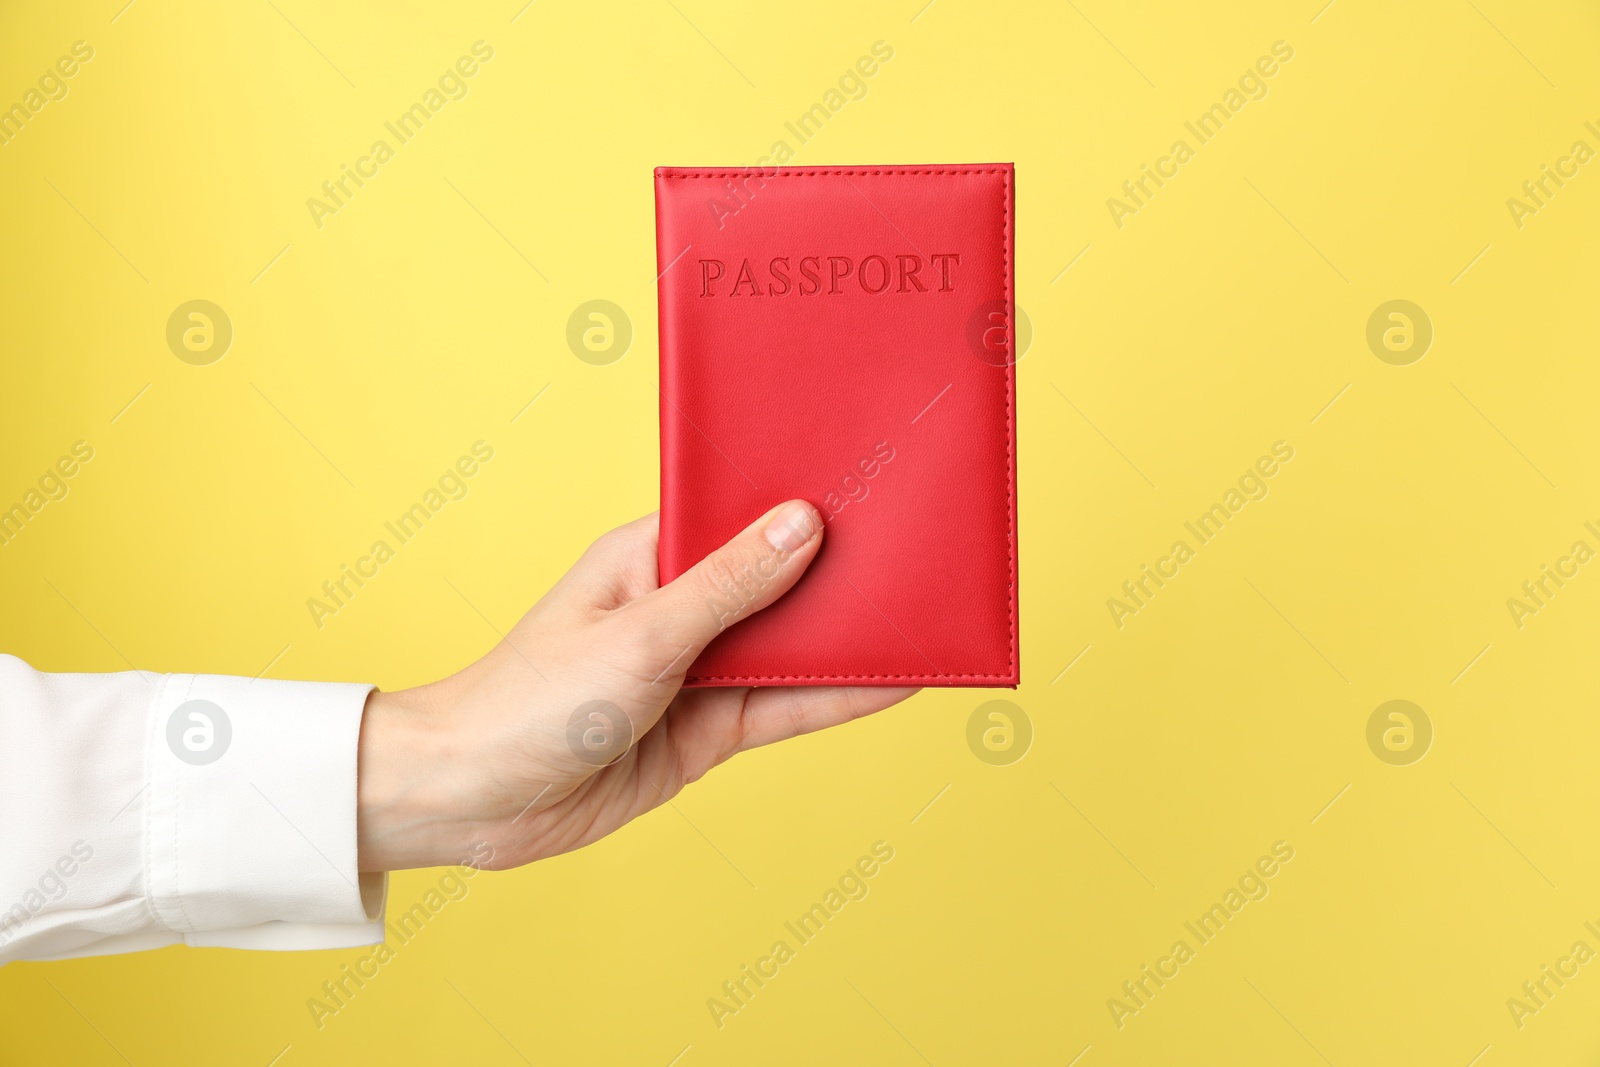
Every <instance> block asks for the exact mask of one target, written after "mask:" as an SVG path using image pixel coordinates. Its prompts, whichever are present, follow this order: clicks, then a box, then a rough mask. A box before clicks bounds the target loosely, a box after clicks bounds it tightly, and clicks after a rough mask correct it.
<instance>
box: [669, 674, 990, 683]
mask: <svg viewBox="0 0 1600 1067" xmlns="http://www.w3.org/2000/svg"><path fill="white" fill-rule="evenodd" d="M1010 677H1011V675H1009V674H763V675H740V674H702V675H689V676H687V677H685V678H684V682H685V683H688V682H750V683H757V682H804V681H813V682H859V681H864V680H866V679H868V678H881V679H883V680H884V681H888V682H971V681H978V680H982V679H989V678H1010Z"/></svg>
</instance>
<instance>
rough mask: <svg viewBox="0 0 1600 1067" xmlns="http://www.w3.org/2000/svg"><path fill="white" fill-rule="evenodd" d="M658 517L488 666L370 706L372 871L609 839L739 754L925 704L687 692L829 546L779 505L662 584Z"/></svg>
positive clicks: (797, 510) (838, 693)
mask: <svg viewBox="0 0 1600 1067" xmlns="http://www.w3.org/2000/svg"><path fill="white" fill-rule="evenodd" d="M657 535H658V521H657V516H656V515H648V516H646V517H644V518H642V519H639V520H638V521H636V522H632V523H629V524H628V525H626V526H623V527H620V528H619V529H616V530H612V531H611V532H610V533H608V534H606V535H605V536H604V537H602V538H600V539H599V540H598V541H596V542H595V543H594V544H593V545H592V546H590V548H589V550H588V551H587V552H585V553H584V554H583V558H582V559H580V560H578V562H577V564H576V565H575V566H573V568H572V569H571V570H570V571H568V572H567V573H566V574H565V575H564V576H563V577H562V578H561V580H560V581H558V582H557V583H556V584H555V586H554V588H552V589H551V590H550V591H549V592H548V593H546V594H545V595H544V597H543V599H541V600H540V601H539V602H538V603H537V604H535V605H534V607H533V610H532V611H530V612H528V614H527V615H526V616H524V617H523V619H522V621H521V622H519V623H518V624H517V625H516V627H515V628H514V629H513V630H512V631H511V633H510V634H509V635H507V637H506V639H505V640H504V641H501V642H500V643H499V644H498V645H496V646H495V647H494V648H493V649H491V650H490V651H489V653H488V654H487V655H485V656H484V657H483V658H482V659H481V660H479V661H478V662H476V663H474V664H472V665H471V666H470V667H468V668H466V669H465V670H463V671H461V672H459V673H457V674H454V675H451V676H450V677H449V678H446V679H444V680H443V681H439V682H435V683H433V684H431V685H425V686H421V687H420V688H417V689H407V690H403V691H401V692H397V693H380V692H374V693H373V694H372V695H371V696H370V697H369V698H368V700H367V707H366V712H365V714H364V716H363V719H362V726H361V749H360V767H359V780H358V785H357V792H358V809H359V811H358V827H357V832H358V837H359V842H358V844H359V862H360V866H361V869H362V870H363V871H384V870H398V869H400V868H405V867H428V866H442V865H445V864H451V863H461V862H464V861H465V860H466V859H467V857H468V856H469V854H471V855H477V854H479V852H480V850H481V844H482V843H485V842H486V843H487V844H489V845H490V846H492V850H493V851H492V856H493V858H492V860H489V861H488V862H487V863H485V864H483V865H484V866H488V867H491V868H494V869H501V868H506V867H516V866H520V865H522V864H524V863H528V862H530V861H532V860H536V859H541V858H543V857H546V856H554V855H557V854H559V853H562V852H567V851H570V850H572V849H575V848H580V847H582V846H584V845H587V844H589V843H590V842H591V841H595V840H598V839H599V838H601V837H604V836H605V835H606V834H608V833H610V832H611V831H613V830H615V829H617V828H618V827H619V826H621V825H623V824H624V823H626V822H628V821H629V820H631V819H634V818H636V817H638V816H639V815H642V814H644V813H645V812H647V811H649V810H650V809H651V808H654V807H655V806H656V805H658V804H662V803H664V802H666V801H667V800H670V799H671V798H672V797H673V796H675V795H676V794H677V793H678V792H679V791H680V790H681V789H683V787H684V786H686V785H688V784H689V783H690V782H693V781H695V780H696V779H698V778H700V777H701V776H702V775H704V774H705V773H706V772H707V771H709V770H710V769H711V768H712V767H715V766H716V765H717V764H719V763H722V762H723V761H724V760H727V759H729V758H730V757H732V756H733V755H735V754H736V753H739V752H743V751H744V750H746V749H749V748H755V747H756V746H758V745H766V744H771V743H772V742H774V741H782V740H784V739H785V738H789V737H794V736H796V735H797V734H803V733H809V732H811V731H813V730H821V729H825V728H827V727H829V726H835V725H837V724H839V723H843V722H849V721H850V720H851V719H856V718H860V717H861V716H863V715H870V714H872V713H873V712H875V711H881V710H882V709H884V708H887V707H889V706H890V705H892V704H897V703H899V702H900V701H902V700H904V699H905V698H907V697H909V696H910V695H911V694H913V693H915V692H916V690H915V689H888V688H860V689H852V688H843V687H794V688H786V687H773V688H767V687H763V688H757V689H752V688H748V687H746V688H735V689H690V690H680V687H681V686H682V684H683V679H684V676H685V675H686V674H687V673H688V670H689V668H690V666H691V665H692V664H693V663H694V660H695V657H697V656H698V655H699V654H700V652H701V650H703V649H704V648H705V646H706V645H707V644H708V643H710V641H711V639H712V638H714V637H716V636H717V634H718V633H720V632H721V631H722V630H723V629H724V628H726V627H727V626H729V625H733V624H735V623H737V622H738V621H739V620H741V619H743V618H746V617H747V616H749V615H750V614H752V613H754V612H756V611H759V610H761V609H762V608H764V607H766V606H767V605H769V604H771V603H772V602H773V601H775V600H777V599H778V598H779V597H780V596H782V595H783V594H784V593H786V592H787V591H788V590H789V589H790V588H791V587H792V586H793V585H794V584H795V582H796V581H798V580H799V578H800V575H801V574H802V573H803V572H804V571H805V569H806V567H807V566H809V565H810V563H811V560H812V559H813V558H814V557H815V556H816V554H817V549H818V548H819V547H820V546H821V544H822V521H821V516H819V515H818V513H817V511H816V509H815V508H813V507H812V506H811V505H810V504H807V503H805V502H804V501H799V500H794V501H789V502H788V503H786V504H782V505H780V506H779V507H776V508H774V509H773V510H772V511H770V512H768V513H767V514H766V515H764V516H762V517H761V518H760V519H759V520H757V521H756V522H755V523H753V524H752V525H751V526H750V527H748V528H747V529H746V530H744V532H742V533H740V534H739V535H738V536H737V537H735V538H734V539H733V540H732V541H729V542H728V543H727V544H726V545H724V546H723V547H722V548H719V549H718V550H717V551H716V552H714V553H712V554H711V555H710V556H708V557H706V558H705V559H704V560H702V561H701V562H700V563H699V564H697V565H696V566H695V567H694V568H693V569H692V570H690V571H688V572H687V573H685V574H684V575H682V576H681V577H679V578H678V579H677V580H676V581H674V582H672V583H670V584H668V585H666V586H664V587H659V588H658V587H657V581H656V539H657Z"/></svg>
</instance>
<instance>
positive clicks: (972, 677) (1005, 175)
mask: <svg viewBox="0 0 1600 1067" xmlns="http://www.w3.org/2000/svg"><path fill="white" fill-rule="evenodd" d="M1014 170H1015V168H1013V167H960V168H943V169H937V170H934V169H923V168H915V169H913V168H907V167H902V168H895V169H884V168H875V169H849V168H845V169H837V170H828V169H822V168H804V169H793V170H787V171H785V170H778V171H776V172H775V173H773V174H771V175H768V174H766V173H765V168H763V167H746V168H743V169H736V170H714V171H695V172H692V173H683V172H678V171H674V170H670V169H665V168H663V169H661V170H658V171H657V172H656V177H658V178H668V179H672V178H738V177H744V176H746V175H749V174H750V173H752V172H761V174H762V177H763V178H764V179H770V178H815V177H829V176H832V177H846V176H850V175H856V176H862V175H869V174H871V175H889V176H894V175H902V174H943V175H961V176H971V175H974V174H999V175H1001V177H1002V179H1003V185H1004V189H1005V193H1004V195H1003V196H1001V198H1000V207H1001V212H1002V221H1001V224H1000V250H1001V259H1002V262H1003V265H1004V268H1005V299H1006V306H1007V307H1015V306H1016V305H1015V299H1014V295H1013V294H1014V288H1013V283H1012V249H1011V198H1012V188H1011V179H1012V175H1013V173H1014ZM1016 331H1017V326H1016V322H1015V319H1014V318H1013V321H1012V323H1011V330H1010V337H1008V338H1007V341H1008V343H1009V344H1010V346H1011V351H1012V352H1013V353H1015V352H1016V350H1017V332H1016ZM1016 381H1017V363H1016V360H1015V359H1012V360H1011V361H1010V362H1009V363H1007V364H1006V523H1007V529H1006V562H1007V564H1008V566H1009V569H1010V571H1011V584H1010V590H1009V592H1010V596H1009V599H1010V605H1009V608H1010V616H1011V618H1010V627H1009V629H1010V633H1009V634H1008V635H1007V636H1008V644H1007V648H1006V666H1007V667H1008V668H1009V670H1008V671H1007V673H1005V674H774V675H740V674H725V675H718V674H708V675H700V676H694V675H689V676H686V677H685V678H684V683H685V684H688V683H690V682H738V683H750V684H760V683H771V682H800V681H807V682H852V681H864V680H866V679H868V678H877V679H883V680H885V681H903V682H919V681H941V682H968V681H981V680H987V679H1004V680H1007V681H1009V680H1011V679H1016V682H1015V683H1014V684H1018V685H1020V684H1021V682H1022V672H1021V670H1019V669H1018V666H1017V621H1018V620H1017V614H1018V604H1017V592H1018V590H1017V584H1018V583H1017V539H1016V538H1015V537H1014V536H1013V532H1014V531H1015V530H1016V528H1017V476H1016V455H1015V444H1016V428H1015V427H1016V419H1015V408H1016ZM663 396H665V394H663Z"/></svg>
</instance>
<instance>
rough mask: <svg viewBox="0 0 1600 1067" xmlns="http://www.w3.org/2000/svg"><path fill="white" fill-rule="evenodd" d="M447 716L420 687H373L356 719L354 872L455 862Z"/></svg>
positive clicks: (454, 807) (456, 835)
mask: <svg viewBox="0 0 1600 1067" xmlns="http://www.w3.org/2000/svg"><path fill="white" fill-rule="evenodd" d="M449 722H450V720H449V718H448V717H447V716H445V715H442V714H440V713H439V712H438V710H437V709H436V708H435V707H434V706H433V704H432V702H431V701H430V700H429V699H428V696H427V689H426V688H423V689H407V690H400V691H398V692H394V693H384V692H380V691H379V690H376V689H375V690H373V691H372V692H371V693H369V694H368V696H367V703H366V707H365V709H364V710H363V712H362V716H361V739H360V744H359V748H358V754H357V767H356V852H357V866H358V868H359V869H360V870H361V871H364V872H365V871H393V870H403V869H407V868H411V867H436V866H443V865H445V864H450V863H457V862H459V861H460V858H461V856H460V850H461V848H462V847H463V846H462V845H461V839H462V837H463V836H464V835H462V833H461V832H460V829H459V828H458V827H457V825H456V824H455V822H454V821H453V820H452V818H451V813H452V812H453V811H456V810H459V808H458V806H457V805H455V804H453V803H452V801H451V797H450V795H449V790H448V786H447V783H448V782H449V780H450V775H449V774H448V771H447V768H448V767H449V766H450V765H451V759H452V756H453V754H454V745H453V743H452V738H451V736H450V734H451V731H450V729H449Z"/></svg>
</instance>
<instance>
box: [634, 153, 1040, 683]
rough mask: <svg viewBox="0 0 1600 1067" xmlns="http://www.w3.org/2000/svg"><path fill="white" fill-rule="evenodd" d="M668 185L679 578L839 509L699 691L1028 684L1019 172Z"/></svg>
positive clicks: (665, 415)
mask: <svg viewBox="0 0 1600 1067" xmlns="http://www.w3.org/2000/svg"><path fill="white" fill-rule="evenodd" d="M655 179H656V255H657V267H658V269H659V271H660V277H659V282H658V284H659V293H658V295H659V300H660V330H661V386H660V391H661V543H660V558H659V564H660V572H661V575H660V576H661V581H662V582H669V581H671V580H672V579H674V578H676V577H677V576H678V575H679V574H682V573H683V572H684V571H685V570H687V569H688V568H690V567H691V566H693V565H694V564H695V563H696V562H697V561H699V560H700V559H701V558H703V557H704V556H705V555H706V554H707V553H709V552H710V551H711V550H712V549H714V548H716V547H717V546H719V545H721V544H722V543H723V542H725V541H726V540H727V539H728V538H729V537H731V536H733V535H734V534H735V533H737V532H738V531H739V530H741V529H743V528H744V527H745V526H747V525H749V524H750V523H751V522H753V521H755V520H756V519H757V518H759V517H760V516H761V515H762V514H763V513H764V512H766V511H767V509H769V508H770V507H772V506H773V505H775V504H777V503H779V502H781V501H783V500H785V499H789V498H791V497H802V498H805V499H807V500H809V501H811V502H812V503H813V504H815V505H816V506H817V508H818V509H819V510H820V511H821V512H822V514H823V517H824V519H825V520H826V522H827V535H826V537H825V538H824V541H823V545H822V550H821V552H820V553H819V555H818V557H817V559H816V560H815V561H814V562H813V563H812V565H811V568H810V570H809V571H808V572H807V573H806V575H805V576H804V577H803V578H802V579H801V580H800V582H799V584H798V585H797V586H796V587H795V588H794V589H793V590H791V591H790V592H789V594H788V595H787V596H785V597H783V598H782V599H780V600H779V601H778V602H777V603H775V604H774V605H772V606H771V607H769V608H767V609H765V610H764V611H761V612H759V613H757V614H756V615H754V616H752V617H750V618H748V619H746V620H744V621H742V622H740V623H738V624H737V625H736V626H732V627H730V628H729V629H728V630H726V631H724V632H723V633H722V634H721V636H719V637H718V638H717V639H716V640H715V641H713V642H712V643H711V645H710V646H709V647H708V648H707V649H706V650H705V652H704V653H703V654H702V655H701V656H700V658H699V659H698V660H697V661H696V662H695V664H694V667H693V668H692V669H691V672H690V676H689V678H688V681H687V684H689V685H923V686H1012V687H1014V686H1016V685H1017V684H1018V682H1019V680H1020V668H1019V665H1018V656H1017V499H1016V485H1017V448H1016V386H1015V371H1014V363H1015V359H1014V357H1013V356H1012V353H1013V352H1015V336H1014V332H1015V327H1014V321H1013V318H1014V317H1013V316H1012V315H1011V314H1010V309H1011V308H1012V307H1013V306H1014V305H1013V280H1012V257H1013V253H1014V248H1015V241H1014V213H1013V197H1012V185H1013V174H1012V166H1011V164H1009V163H991V164H981V165H976V164H975V165H951V166H885V167H792V168H774V169H767V170H762V169H760V168H748V169H714V168H673V167H662V168H659V169H657V170H656V174H655ZM750 580H756V581H759V578H757V577H755V576H750ZM737 584H738V581H737V580H734V581H730V584H729V589H728V595H729V601H730V605H731V604H733V603H735V602H736V600H737V598H738V597H739V596H740V595H741V594H740V591H739V590H738V589H737V588H735V586H736V585H737ZM730 605H723V606H722V607H723V609H724V610H727V609H728V608H729V606H730ZM717 609H718V606H717V605H710V604H708V605H707V610H708V611H716V610H717Z"/></svg>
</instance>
